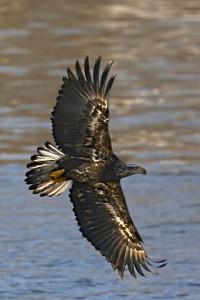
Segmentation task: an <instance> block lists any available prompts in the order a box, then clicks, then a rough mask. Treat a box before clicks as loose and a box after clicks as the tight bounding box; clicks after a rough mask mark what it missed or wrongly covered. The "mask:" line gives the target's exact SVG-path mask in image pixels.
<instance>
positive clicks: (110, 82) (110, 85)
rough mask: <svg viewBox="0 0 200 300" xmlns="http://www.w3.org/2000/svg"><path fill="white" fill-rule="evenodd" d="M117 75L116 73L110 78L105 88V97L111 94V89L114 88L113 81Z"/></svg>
mask: <svg viewBox="0 0 200 300" xmlns="http://www.w3.org/2000/svg"><path fill="white" fill-rule="evenodd" d="M115 77H116V74H115V75H114V76H112V77H111V78H110V80H109V81H108V84H107V86H106V90H105V94H104V97H105V98H107V97H108V96H109V93H110V90H111V88H112V85H113V82H114V80H115Z"/></svg>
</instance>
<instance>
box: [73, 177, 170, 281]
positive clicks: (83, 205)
mask: <svg viewBox="0 0 200 300" xmlns="http://www.w3.org/2000/svg"><path fill="white" fill-rule="evenodd" d="M70 199H71V202H72V203H73V205H74V213H75V215H76V219H77V222H78V225H79V226H80V231H81V232H82V234H83V236H84V237H86V238H87V240H88V241H89V242H90V243H91V244H92V245H93V246H94V247H95V248H96V249H97V250H99V251H100V252H101V254H102V255H103V256H105V258H106V259H107V260H108V262H110V263H111V264H112V267H113V268H114V269H117V270H118V273H119V275H120V276H121V277H123V274H124V269H125V267H126V266H127V267H128V270H129V272H130V273H131V275H132V276H134V277H136V272H135V271H137V272H138V273H139V274H140V275H142V276H144V273H143V269H145V270H147V271H151V270H150V269H149V268H148V266H147V265H150V266H152V263H151V262H152V260H150V259H149V257H148V255H147V253H146V251H145V250H144V248H143V246H142V244H141V243H142V239H141V237H140V235H139V233H138V231H137V229H136V227H135V225H134V223H133V221H132V219H131V217H130V215H129V212H128V208H127V205H126V202H125V199H124V195H123V192H122V189H121V186H120V184H119V183H115V182H113V183H101V182H100V183H95V184H94V185H88V184H87V183H79V182H74V183H73V186H72V189H71V190H70ZM157 263H159V265H158V267H162V266H164V265H165V261H159V262H157Z"/></svg>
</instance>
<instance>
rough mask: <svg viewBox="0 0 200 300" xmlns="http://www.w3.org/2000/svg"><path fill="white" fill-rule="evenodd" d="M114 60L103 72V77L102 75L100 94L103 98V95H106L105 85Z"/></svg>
mask: <svg viewBox="0 0 200 300" xmlns="http://www.w3.org/2000/svg"><path fill="white" fill-rule="evenodd" d="M113 62H114V60H112V61H111V62H109V63H108V64H107V65H106V66H105V68H104V70H103V72H102V75H101V80H100V86H99V93H100V95H101V96H102V95H103V93H104V89H105V85H106V80H107V77H108V73H109V71H110V69H111V67H112V64H113Z"/></svg>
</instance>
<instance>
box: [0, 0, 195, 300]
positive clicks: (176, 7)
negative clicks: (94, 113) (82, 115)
mask: <svg viewBox="0 0 200 300" xmlns="http://www.w3.org/2000/svg"><path fill="white" fill-rule="evenodd" d="M199 12H200V3H199V1H197V0H191V1H187V2H186V1H172V0H169V1H167V0H163V1H161V0H155V1H145V0H140V1H128V0H125V1H123V3H122V2H119V1H111V0H110V1H101V2H99V1H73V2H68V1H61V0H58V1H44V2H42V1H41V2H39V1H25V0H20V1H7V2H5V1H0V86H1V90H0V123H1V124H0V138H1V143H0V157H1V161H0V185H1V190H0V299H3V300H4V299H5V300H7V299H23V300H25V299H26V300H32V299H37V300H46V299H47V300H54V299H58V300H60V299H91V300H92V299H97V300H100V299H101V300H107V299H127V300H131V299H137V300H146V299H186V300H196V299H199V298H200V257H199V248H200V217H199V215H200V171H199V170H200V84H199V81H200V62H199V57H200V56H199V53H200V34H199V28H200V13H199ZM87 54H89V55H90V56H91V60H92V61H94V59H95V58H96V57H97V56H99V55H103V61H104V62H105V63H106V62H107V61H108V60H111V59H115V64H114V65H113V73H115V72H116V73H117V78H116V82H115V85H114V87H113V91H112V95H111V97H110V110H111V121H110V132H111V136H112V142H113V148H114V149H115V152H116V154H117V155H118V156H119V157H120V158H121V159H122V160H124V161H125V162H127V163H128V162H129V163H130V162H137V163H140V164H141V165H143V166H144V167H145V168H146V169H147V171H148V176H146V177H144V176H133V177H130V178H127V179H125V180H123V182H122V185H123V188H124V191H125V195H126V199H127V203H128V206H129V209H130V213H131V215H132V217H133V219H134V222H135V224H136V225H137V227H138V229H139V231H140V233H141V235H142V237H143V239H144V241H145V248H146V250H147V251H148V253H149V255H150V257H152V258H154V259H163V258H166V259H167V260H168V265H167V266H166V267H165V268H164V269H162V270H160V271H159V275H153V274H147V276H146V278H139V277H138V279H137V280H134V279H133V278H132V277H131V276H130V274H129V273H128V272H126V273H125V277H124V278H123V280H120V279H119V278H118V274H117V273H116V272H114V271H113V270H112V268H111V267H110V265H109V264H108V263H107V262H106V261H105V260H104V258H102V257H101V256H100V254H99V253H98V252H97V251H95V250H94V249H93V247H92V246H91V245H90V244H89V243H88V242H87V241H86V240H85V239H83V238H82V237H81V234H80V232H79V231H78V227H77V225H76V222H75V220H74V216H73V213H72V207H71V204H70V202H69V199H68V195H67V193H65V194H64V195H62V196H60V197H57V198H43V199H42V198H40V197H38V196H34V195H32V194H31V193H30V192H29V191H28V189H27V186H26V185H25V184H24V182H23V180H24V173H25V172H26V168H25V165H26V163H27V162H28V160H29V157H30V155H31V154H33V153H34V152H35V149H36V147H37V146H38V145H43V144H44V142H45V141H46V140H51V141H52V137H51V124H50V121H49V117H50V112H51V110H52V108H53V106H54V104H55V98H56V95H57V90H58V89H59V87H60V85H61V77H62V76H63V75H64V74H65V69H66V67H67V66H70V67H73V65H74V62H75V60H76V59H80V60H81V61H83V59H84V57H85V56H86V55H87Z"/></svg>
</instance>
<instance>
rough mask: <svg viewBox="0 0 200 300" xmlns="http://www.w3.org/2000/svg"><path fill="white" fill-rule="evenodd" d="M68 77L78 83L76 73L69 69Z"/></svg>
mask: <svg viewBox="0 0 200 300" xmlns="http://www.w3.org/2000/svg"><path fill="white" fill-rule="evenodd" d="M67 75H68V78H69V79H70V80H75V81H77V78H76V76H75V75H74V73H73V72H72V71H71V70H70V69H69V68H67Z"/></svg>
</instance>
